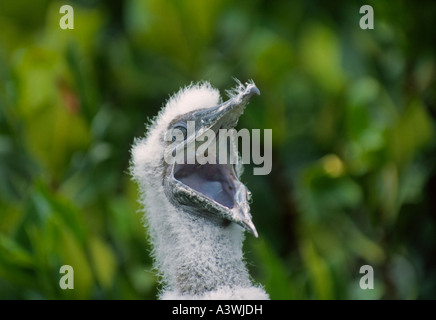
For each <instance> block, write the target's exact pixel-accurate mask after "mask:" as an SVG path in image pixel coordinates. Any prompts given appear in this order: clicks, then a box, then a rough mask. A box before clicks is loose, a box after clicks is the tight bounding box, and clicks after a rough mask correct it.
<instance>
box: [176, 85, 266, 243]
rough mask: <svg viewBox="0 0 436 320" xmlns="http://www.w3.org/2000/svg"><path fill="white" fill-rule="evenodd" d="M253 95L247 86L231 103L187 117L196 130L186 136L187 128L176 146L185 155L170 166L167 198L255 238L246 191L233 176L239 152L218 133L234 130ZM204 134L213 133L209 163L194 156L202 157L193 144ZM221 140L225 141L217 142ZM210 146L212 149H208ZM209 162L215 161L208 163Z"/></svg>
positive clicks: (230, 140)
mask: <svg viewBox="0 0 436 320" xmlns="http://www.w3.org/2000/svg"><path fill="white" fill-rule="evenodd" d="M254 94H259V90H258V89H257V87H256V86H255V85H254V84H247V85H246V87H243V88H242V89H241V93H240V94H238V95H237V96H235V97H233V98H231V99H230V100H228V101H226V102H224V103H222V104H220V105H218V106H216V107H214V108H210V109H202V110H198V111H195V112H194V113H192V114H190V115H189V118H188V119H195V120H196V122H195V123H196V125H199V129H198V130H197V131H195V133H191V134H189V133H188V132H189V126H188V124H186V125H187V127H188V131H187V132H186V133H187V134H186V135H185V140H184V142H183V144H179V145H178V146H179V147H180V148H178V147H177V150H181V149H184V151H186V152H184V153H183V154H181V155H183V157H184V160H185V161H182V162H177V161H176V162H173V163H172V167H171V170H172V175H171V176H172V180H171V182H170V185H169V186H170V189H169V190H172V191H171V193H170V194H169V197H170V198H171V199H173V201H176V203H177V204H178V205H181V206H189V207H190V208H196V211H195V212H198V213H200V214H206V215H207V216H208V217H221V218H224V219H225V220H228V221H232V222H235V223H237V224H239V225H241V226H242V227H243V228H245V229H246V230H248V231H249V232H251V233H252V234H253V235H254V236H256V237H257V231H256V228H255V227H254V224H253V222H252V220H251V215H250V212H249V210H250V209H249V204H248V200H249V191H248V189H247V188H246V187H245V185H244V184H242V183H241V181H240V180H239V178H238V174H237V173H236V172H235V167H234V163H235V162H237V159H238V157H237V155H238V150H237V148H235V144H234V143H233V142H234V141H235V140H234V137H233V136H232V137H231V136H224V132H223V135H222V136H221V133H220V129H223V128H224V129H227V130H230V129H233V128H234V127H235V126H236V124H237V122H238V118H239V116H240V115H241V114H242V113H243V111H244V108H245V106H246V104H247V103H248V101H249V99H250V98H251V96H253V95H254ZM188 121H190V120H188ZM207 130H212V131H213V133H212V134H211V133H210V131H209V133H208V134H207V137H208V139H207V143H209V145H207V147H208V149H207V155H206V154H204V155H203V156H205V158H206V159H207V160H208V161H205V162H204V161H200V162H199V161H198V159H199V158H198V155H197V153H196V152H200V153H201V151H199V149H197V148H196V146H197V145H196V143H197V142H199V141H201V140H202V139H201V137H203V136H202V135H203V134H204V135H206V133H207ZM212 137H214V139H212ZM220 138H221V139H220ZM224 138H225V139H226V140H223V141H220V140H222V139H224ZM197 139H198V140H197ZM209 139H211V140H209ZM203 141H205V140H203ZM213 144H215V148H213V147H212V148H211V149H209V147H210V146H212V145H213ZM202 146H203V145H202ZM191 147H194V148H193V149H195V151H194V152H195V157H196V159H195V161H192V162H194V163H192V162H190V163H188V161H186V160H187V157H188V152H187V149H188V148H191ZM173 150H175V149H173ZM210 150H213V151H210ZM221 152H226V154H225V155H226V157H225V158H223V157H218V154H219V153H221ZM220 156H222V155H220ZM191 158H192V157H191V156H190V157H189V159H190V160H192V159H191ZM211 159H214V160H215V161H209V160H211ZM220 159H226V161H220ZM232 160H233V161H232Z"/></svg>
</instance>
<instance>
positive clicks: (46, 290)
mask: <svg viewBox="0 0 436 320" xmlns="http://www.w3.org/2000/svg"><path fill="white" fill-rule="evenodd" d="M63 4H65V3H64V2H60V1H48V0H42V1H30V0H16V1H9V0H3V1H1V2H0V177H1V179H0V298H2V299H154V298H155V296H156V292H157V290H158V289H157V288H156V286H157V282H156V278H155V276H154V272H153V270H152V269H151V260H150V258H149V254H148V250H150V247H149V244H148V243H147V239H146V230H144V228H143V227H142V223H141V215H140V213H138V209H139V206H138V205H137V197H138V194H137V190H136V186H135V185H134V184H133V183H132V182H131V181H130V178H129V176H128V174H127V168H128V164H129V149H130V146H131V144H132V142H133V139H134V137H137V136H141V135H143V133H144V123H145V122H146V121H147V119H148V118H149V117H152V116H154V115H155V114H156V113H157V112H158V110H159V109H160V108H161V106H162V104H163V103H164V101H165V100H166V99H167V98H168V96H169V94H171V93H173V92H175V91H177V90H178V89H179V88H180V87H181V86H184V85H186V84H189V83H190V82H191V81H199V80H203V79H205V80H209V81H211V83H212V84H213V85H214V86H215V87H217V88H219V89H221V90H222V92H223V91H224V89H229V88H231V87H232V86H234V82H233V80H232V77H236V78H238V79H240V80H242V81H246V80H247V79H253V80H254V81H255V82H256V84H257V86H258V87H259V88H260V91H261V96H259V97H256V98H255V99H253V100H252V102H251V104H250V105H249V107H248V108H247V110H246V112H245V114H244V116H243V117H242V118H241V120H240V124H239V126H240V127H245V128H248V129H253V128H260V129H263V128H265V129H266V128H271V129H273V168H272V170H273V171H272V173H271V174H270V175H268V176H252V175H250V172H252V171H251V170H246V172H247V173H246V174H245V175H244V177H243V180H244V181H245V182H246V184H247V185H248V187H249V188H250V189H251V191H252V193H253V199H254V201H253V203H252V214H253V216H254V222H255V224H256V226H257V229H258V230H259V234H260V237H259V239H254V238H253V237H247V241H246V243H245V251H246V257H247V260H248V261H249V267H250V269H251V273H252V275H253V278H254V279H255V280H256V281H258V282H260V283H262V284H264V285H265V287H266V290H267V292H268V293H269V294H270V296H271V298H273V299H380V298H391V299H396V298H398V299H415V298H433V299H434V298H436V167H435V164H436V144H435V142H436V141H435V127H436V126H435V124H436V86H435V75H436V52H435V43H436V29H435V24H434V17H435V16H436V5H435V4H434V3H433V2H419V4H418V3H416V2H412V1H395V2H392V1H387V0H384V1H364V2H360V1H338V0H336V1H328V2H327V1H315V0H310V1H283V2H279V1H274V2H273V1H271V2H269V1H260V0H256V1H249V2H248V1H243V2H239V1H238V2H236V1H235V2H233V1H229V0H222V1H221V0H209V1H202V0H192V1H168V0H165V1H163V0H149V1H147V0H128V1H121V0H117V1H99V0H92V1H91V0H90V1H85V0H83V1H70V2H69V4H70V5H72V6H73V8H74V26H75V28H74V30H62V29H61V28H60V27H59V19H60V18H61V16H62V15H61V14H60V13H59V8H60V7H61V6H62V5H63ZM363 4H371V5H372V6H373V8H374V12H375V23H374V24H375V29H374V30H361V29H360V28H359V20H360V18H361V15H360V14H359V8H360V6H361V5H363ZM64 264H69V265H71V266H73V267H74V270H75V274H74V276H75V289H74V290H61V289H60V288H59V279H60V277H61V275H60V274H59V268H60V266H62V265H64ZM365 264H369V265H371V266H373V268H374V275H375V288H374V290H361V289H360V287H359V280H360V277H361V276H362V275H361V274H359V269H360V267H361V266H362V265H365Z"/></svg>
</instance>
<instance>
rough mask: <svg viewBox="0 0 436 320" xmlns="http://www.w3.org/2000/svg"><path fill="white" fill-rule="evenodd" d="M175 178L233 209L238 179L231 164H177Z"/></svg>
mask: <svg viewBox="0 0 436 320" xmlns="http://www.w3.org/2000/svg"><path fill="white" fill-rule="evenodd" d="M174 178H175V179H177V180H179V181H180V182H182V183H183V184H185V185H186V186H188V187H189V188H191V189H193V190H195V191H197V192H199V193H201V194H202V195H203V196H205V197H207V198H209V199H211V200H213V201H215V202H217V203H219V204H220V205H222V206H224V207H227V208H229V209H232V208H233V207H234V206H235V200H234V199H235V193H236V185H235V181H236V180H237V178H236V175H235V172H234V170H233V166H232V165H229V164H210V163H206V164H203V165H200V164H176V165H175V167H174Z"/></svg>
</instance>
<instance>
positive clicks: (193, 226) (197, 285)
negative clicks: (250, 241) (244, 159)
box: [144, 188, 268, 299]
mask: <svg viewBox="0 0 436 320" xmlns="http://www.w3.org/2000/svg"><path fill="white" fill-rule="evenodd" d="M149 200H150V201H149ZM144 202H145V210H146V219H147V224H148V227H149V232H150V236H151V242H152V244H153V247H154V249H153V255H154V258H155V267H156V268H157V270H158V271H159V272H160V275H161V277H162V282H163V284H164V290H163V292H162V295H161V298H163V299H267V298H268V296H267V295H266V293H265V292H264V291H263V289H260V288H258V287H255V286H253V285H252V283H251V281H250V276H249V274H248V271H247V268H246V266H245V263H244V261H243V254H242V242H243V238H244V236H243V229H242V228H241V227H239V226H238V225H235V224H226V225H224V224H220V223H217V222H216V221H211V220H209V219H208V218H206V217H200V216H197V215H195V214H191V213H189V212H184V211H182V210H180V209H177V208H175V207H174V206H172V205H171V204H170V203H169V201H168V200H167V199H166V197H165V196H164V195H163V193H160V194H159V190H158V189H157V188H150V189H148V192H147V194H146V195H145V199H144Z"/></svg>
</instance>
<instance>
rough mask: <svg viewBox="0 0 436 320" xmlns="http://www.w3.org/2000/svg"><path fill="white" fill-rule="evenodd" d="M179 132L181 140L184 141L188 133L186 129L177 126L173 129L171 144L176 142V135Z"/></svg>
mask: <svg viewBox="0 0 436 320" xmlns="http://www.w3.org/2000/svg"><path fill="white" fill-rule="evenodd" d="M176 130H178V131H176ZM174 131H175V132H174ZM176 132H177V133H176ZM179 132H181V133H182V134H183V140H186V137H187V136H188V131H187V130H186V127H184V126H177V127H174V128H173V137H172V140H173V142H174V141H176V135H178V134H179Z"/></svg>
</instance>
